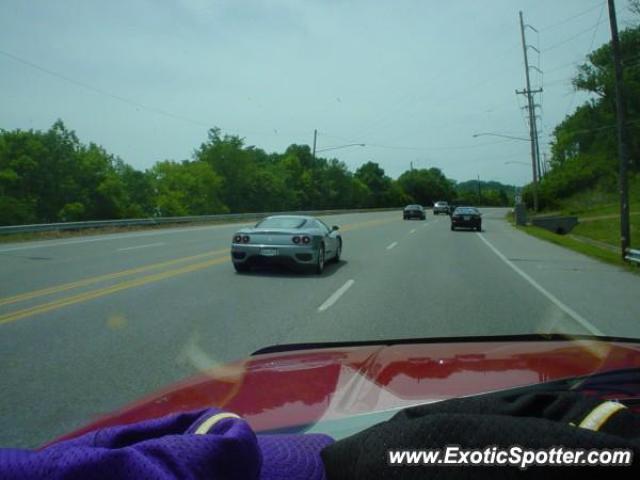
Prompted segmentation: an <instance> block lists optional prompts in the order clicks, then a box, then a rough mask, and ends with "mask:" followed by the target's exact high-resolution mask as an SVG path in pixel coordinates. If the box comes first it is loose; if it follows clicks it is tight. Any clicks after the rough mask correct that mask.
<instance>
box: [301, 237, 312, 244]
mask: <svg viewBox="0 0 640 480" xmlns="http://www.w3.org/2000/svg"><path fill="white" fill-rule="evenodd" d="M310 241H311V239H310V238H309V237H306V236H305V237H302V243H309V242H310Z"/></svg>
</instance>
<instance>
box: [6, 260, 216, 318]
mask: <svg viewBox="0 0 640 480" xmlns="http://www.w3.org/2000/svg"><path fill="white" fill-rule="evenodd" d="M227 252H228V249H226V248H225V249H222V250H215V251H212V252H207V253H201V254H199V255H193V256H190V257H182V258H176V259H174V260H169V261H166V262H160V263H152V264H149V265H144V266H142V267H136V268H131V269H129V270H122V271H120V272H114V273H107V274H105V275H98V276H97V277H90V278H85V279H82V280H78V281H76V282H70V283H64V284H62V285H55V286H53V287H47V288H43V289H41V290H34V291H32V292H26V293H21V294H19V295H14V296H12V297H5V298H0V306H2V305H9V304H12V303H16V302H23V301H25V300H31V299H32V298H37V297H42V296H44V295H52V294H54V293H59V292H65V291H67V290H72V289H74V288H80V287H86V286H87V285H92V284H94V283H99V282H104V281H107V280H113V279H116V278H122V277H128V276H130V275H136V274H138V273H143V272H147V271H149V270H157V269H159V268H164V267H170V266H172V265H176V264H178V263H183V262H189V261H192V260H199V259H201V258H206V257H212V256H215V255H220V254H222V253H227Z"/></svg>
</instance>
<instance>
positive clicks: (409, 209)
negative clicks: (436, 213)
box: [402, 205, 427, 220]
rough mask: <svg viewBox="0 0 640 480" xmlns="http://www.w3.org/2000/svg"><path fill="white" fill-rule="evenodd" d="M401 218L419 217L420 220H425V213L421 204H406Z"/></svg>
mask: <svg viewBox="0 0 640 480" xmlns="http://www.w3.org/2000/svg"><path fill="white" fill-rule="evenodd" d="M402 218H403V219H404V220H409V219H411V218H419V219H420V220H426V218H427V214H426V213H425V211H424V208H423V207H422V205H407V206H406V207H404V210H403V211H402Z"/></svg>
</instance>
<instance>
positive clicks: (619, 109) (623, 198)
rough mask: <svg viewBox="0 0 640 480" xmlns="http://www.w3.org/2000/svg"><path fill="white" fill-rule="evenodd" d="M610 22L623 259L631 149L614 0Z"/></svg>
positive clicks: (628, 235)
mask: <svg viewBox="0 0 640 480" xmlns="http://www.w3.org/2000/svg"><path fill="white" fill-rule="evenodd" d="M608 4H609V23H610V25H611V51H612V53H613V64H614V66H615V74H616V124H617V129H618V161H619V162H620V165H619V178H618V185H619V188H620V248H621V250H622V251H621V253H622V259H623V260H624V257H625V255H626V253H627V249H628V248H629V245H630V244H631V232H630V230H629V181H628V179H627V167H628V163H629V150H628V148H627V132H626V125H625V103H624V84H623V80H622V61H621V58H620V42H619V40H618V22H617V20H616V6H615V4H614V1H613V0H608Z"/></svg>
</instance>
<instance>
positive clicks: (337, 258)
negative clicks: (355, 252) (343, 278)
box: [333, 240, 342, 263]
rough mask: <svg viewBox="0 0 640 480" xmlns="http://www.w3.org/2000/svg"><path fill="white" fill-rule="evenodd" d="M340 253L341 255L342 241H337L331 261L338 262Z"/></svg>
mask: <svg viewBox="0 0 640 480" xmlns="http://www.w3.org/2000/svg"><path fill="white" fill-rule="evenodd" d="M340 255H342V241H341V240H340V241H338V246H337V247H336V256H335V257H333V261H334V262H336V263H338V262H339V261H340Z"/></svg>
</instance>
